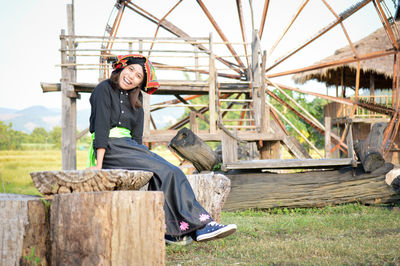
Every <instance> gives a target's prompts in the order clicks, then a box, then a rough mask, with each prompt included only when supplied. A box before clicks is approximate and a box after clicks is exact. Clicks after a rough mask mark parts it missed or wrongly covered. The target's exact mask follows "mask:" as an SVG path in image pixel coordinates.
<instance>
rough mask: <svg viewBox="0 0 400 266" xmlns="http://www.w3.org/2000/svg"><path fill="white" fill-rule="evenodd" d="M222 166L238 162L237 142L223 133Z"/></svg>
mask: <svg viewBox="0 0 400 266" xmlns="http://www.w3.org/2000/svg"><path fill="white" fill-rule="evenodd" d="M221 144H222V164H223V166H225V165H226V164H228V163H232V162H236V161H237V160H238V155H237V147H238V145H237V140H236V139H234V138H232V137H231V136H229V135H228V134H226V133H225V131H222V139H221Z"/></svg>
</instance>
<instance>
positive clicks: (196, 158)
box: [169, 128, 219, 172]
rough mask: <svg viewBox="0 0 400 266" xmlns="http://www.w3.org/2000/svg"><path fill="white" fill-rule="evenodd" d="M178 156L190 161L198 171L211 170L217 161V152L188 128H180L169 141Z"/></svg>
mask: <svg viewBox="0 0 400 266" xmlns="http://www.w3.org/2000/svg"><path fill="white" fill-rule="evenodd" d="M169 147H170V148H172V149H173V150H174V151H175V152H176V153H177V154H178V155H179V156H181V157H182V158H184V159H186V160H188V161H190V162H191V163H192V164H193V166H194V167H195V168H196V170H197V171H198V172H201V171H211V170H212V168H213V166H214V165H216V164H218V163H219V159H218V156H217V154H216V153H215V152H214V151H213V150H212V149H211V148H210V146H208V145H207V144H206V143H205V142H204V141H203V140H201V139H200V138H199V137H198V136H196V135H195V134H194V133H193V132H192V131H191V130H190V129H187V128H182V129H181V130H179V131H178V133H177V134H176V136H175V137H174V138H173V139H172V140H171V142H170V143H169Z"/></svg>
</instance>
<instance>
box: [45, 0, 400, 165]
mask: <svg viewBox="0 0 400 266" xmlns="http://www.w3.org/2000/svg"><path fill="white" fill-rule="evenodd" d="M321 1H322V4H323V6H324V7H326V8H327V9H328V10H329V12H330V13H331V14H333V15H334V17H335V19H334V21H332V22H331V23H329V24H328V25H326V26H324V27H322V28H321V29H320V30H319V31H318V32H317V33H315V34H314V35H313V36H311V38H309V39H307V40H306V41H305V42H303V43H301V44H300V45H299V46H298V47H295V48H294V49H292V50H290V51H289V52H288V53H286V54H285V55H283V56H280V57H279V58H277V59H276V60H275V61H273V62H272V61H271V60H270V59H269V57H270V56H271V54H272V52H275V53H276V51H278V49H276V48H277V47H278V45H279V43H280V42H281V40H282V39H283V38H284V37H285V35H286V34H287V32H288V31H289V30H291V28H292V27H293V25H294V24H295V22H296V19H297V17H299V16H300V15H301V14H302V13H303V12H304V9H305V6H306V5H307V4H309V3H308V2H309V1H302V3H301V4H300V5H299V7H298V8H297V10H296V12H295V14H294V15H293V17H292V19H291V20H290V21H289V24H288V26H287V27H286V28H285V29H284V31H283V33H282V34H281V35H280V36H279V37H278V39H277V40H276V41H275V42H274V44H273V46H272V48H271V49H270V51H264V50H263V47H262V38H263V36H265V34H264V32H265V24H266V23H267V22H268V17H269V16H268V12H271V11H270V8H269V6H270V5H269V4H270V1H269V0H265V1H264V5H263V6H264V7H263V9H262V15H261V21H260V24H259V30H257V29H255V28H254V25H257V23H255V22H254V16H253V13H254V11H253V6H252V4H251V1H250V11H251V14H252V29H253V30H252V41H251V43H248V42H247V37H246V31H245V30H246V28H245V23H244V21H245V20H244V9H243V3H242V1H241V0H237V1H236V8H237V11H238V12H237V14H238V19H239V24H240V30H241V35H242V36H241V39H242V42H231V41H230V40H229V38H228V36H227V35H226V34H225V33H224V31H223V29H222V27H221V26H220V24H218V22H217V20H216V18H215V17H214V16H213V13H214V12H213V10H210V9H209V8H208V7H207V5H206V4H205V3H204V2H203V1H201V0H197V1H196V2H197V4H198V7H199V8H200V10H201V11H202V14H203V15H204V16H205V17H206V18H207V19H208V20H209V22H210V23H211V25H212V28H213V29H214V31H215V32H216V33H217V36H218V37H219V38H220V41H219V40H215V39H214V38H215V37H214V36H213V34H212V33H210V35H209V36H207V37H193V36H190V35H189V34H188V33H186V32H185V31H183V30H182V29H180V28H179V27H177V26H176V25H174V24H173V23H172V22H170V21H168V20H167V17H168V16H169V15H170V14H171V13H172V12H173V11H174V10H175V8H176V7H177V6H178V5H180V3H181V2H182V1H178V2H177V3H176V4H175V5H174V6H173V7H172V8H171V9H169V10H168V11H167V12H166V13H165V15H164V16H163V17H162V18H158V17H157V16H155V15H154V14H152V13H150V11H148V10H145V9H143V8H141V7H140V6H138V5H137V4H136V3H134V2H133V1H131V0H125V1H117V3H116V5H115V7H114V12H113V14H114V15H113V16H110V20H109V21H108V23H107V26H106V30H105V34H104V36H84V35H75V33H74V15H73V3H72V4H69V6H68V9H67V10H68V22H69V23H68V34H65V31H62V32H61V35H60V40H61V50H60V51H61V58H62V60H61V65H59V66H60V67H61V69H62V77H61V83H56V84H49V83H42V89H43V92H52V91H60V90H61V91H62V103H63V105H62V109H63V122H62V124H63V128H62V131H63V135H62V154H63V169H75V168H76V155H75V148H76V138H77V136H76V99H79V97H80V93H90V92H91V91H92V90H93V88H94V87H95V86H96V83H88V82H78V81H77V78H76V76H77V71H98V73H99V74H98V80H97V81H100V80H103V79H105V78H107V77H108V76H109V74H110V73H111V68H110V61H112V60H113V58H114V57H115V56H116V55H118V54H124V53H125V54H126V53H141V54H145V55H147V56H149V58H150V60H151V61H152V62H153V65H154V67H155V68H156V69H157V73H158V76H162V77H164V76H170V75H169V74H170V73H173V72H174V73H176V72H179V73H185V74H186V75H187V76H190V75H192V76H194V77H195V78H194V79H190V78H189V79H187V80H182V79H168V80H167V79H163V78H160V80H159V81H160V84H161V87H160V89H159V90H157V91H156V93H155V95H157V94H159V95H174V96H175V98H176V99H175V100H171V101H164V102H162V103H158V104H151V103H150V99H149V97H148V95H144V98H143V108H144V110H145V114H146V116H145V125H144V136H143V140H144V142H145V143H148V144H149V143H153V142H168V141H170V140H171V139H172V138H173V137H174V136H175V135H176V133H177V131H178V130H179V129H180V128H182V127H183V126H185V125H187V124H190V126H191V128H192V129H193V130H194V131H195V132H196V134H197V135H198V136H199V137H200V138H201V139H202V140H204V141H221V143H222V149H223V154H224V156H225V157H226V158H225V161H224V165H225V166H228V164H229V165H231V166H232V167H233V168H235V167H237V166H235V165H234V164H235V163H236V162H237V160H238V159H237V156H236V154H235V153H236V149H235V147H236V145H239V144H241V143H242V144H243V143H248V142H252V143H253V144H257V147H258V149H259V151H260V159H280V152H279V151H280V148H279V147H280V145H281V144H284V145H285V146H286V147H287V148H288V149H289V151H290V152H291V153H292V154H295V155H296V154H297V155H296V156H295V157H296V158H300V157H301V158H308V156H309V155H304V153H303V152H301V151H299V150H296V148H295V147H296V146H297V147H299V145H300V144H299V143H295V142H296V140H295V138H290V136H288V131H287V128H286V127H291V128H293V130H294V131H295V132H298V133H299V134H300V135H302V132H301V130H299V129H297V128H295V125H294V124H292V123H290V121H289V120H288V119H286V118H285V117H284V116H285V114H283V113H281V112H280V111H279V110H277V109H276V108H275V107H274V105H273V104H272V101H273V102H277V103H278V104H281V105H282V106H284V107H285V108H287V109H288V110H290V112H293V113H294V114H295V115H296V116H297V117H299V119H301V120H302V121H304V122H305V123H307V124H309V125H310V126H311V127H312V128H314V129H315V130H316V131H317V132H319V133H320V134H322V135H326V132H327V131H328V132H327V135H328V136H327V137H326V138H325V139H326V142H332V144H333V145H335V146H334V147H333V148H332V150H331V152H332V151H334V150H336V149H340V150H342V151H343V152H345V153H346V154H348V155H347V158H345V160H344V161H343V162H340V163H338V164H337V165H341V164H342V163H344V164H352V163H354V162H353V161H354V152H353V151H352V140H350V142H349V138H351V136H348V135H351V130H350V128H351V124H349V126H348V128H347V132H349V131H350V134H347V133H346V132H343V134H342V135H340V134H338V133H335V132H333V131H332V130H330V126H331V125H322V124H321V123H320V122H319V121H318V120H317V119H316V118H315V117H313V116H312V115H311V114H309V112H307V111H306V109H305V108H303V107H301V105H300V104H298V103H297V102H296V101H295V100H294V99H292V98H291V97H289V96H288V94H287V93H286V92H285V91H288V90H289V91H296V92H299V93H305V94H310V95H314V96H317V97H320V98H323V99H327V100H329V101H332V102H337V103H343V104H345V105H348V106H351V107H352V111H351V113H350V114H349V117H350V118H354V115H355V114H357V112H359V110H360V108H364V109H368V108H370V109H374V110H376V111H377V112H378V113H382V112H383V113H385V114H387V115H390V117H391V120H390V122H389V124H388V127H387V129H386V132H385V138H384V147H386V146H388V145H386V146H385V144H386V143H391V144H392V143H393V140H394V139H395V138H396V135H397V131H398V127H399V124H400V123H399V121H398V117H399V96H398V94H399V88H398V87H399V82H398V79H399V75H398V72H399V69H400V67H398V61H399V60H398V59H397V58H398V49H399V47H398V44H397V39H396V30H395V25H394V24H393V23H390V20H391V17H390V14H388V12H387V11H386V9H385V3H384V2H381V1H377V0H360V1H358V2H357V3H356V4H355V5H353V6H351V7H349V8H348V9H347V10H345V11H343V12H341V13H340V14H339V13H337V12H336V11H335V10H334V8H333V7H331V6H330V5H329V3H328V1H326V0H321ZM368 5H370V6H373V7H374V8H375V10H376V11H377V14H378V15H379V19H380V20H381V22H382V24H383V26H384V28H385V31H386V34H387V36H388V38H389V39H390V42H391V45H392V48H390V49H384V50H377V51H370V52H367V53H362V52H360V51H359V50H358V49H357V46H356V45H355V44H354V43H353V42H352V40H351V36H350V35H349V33H348V32H347V30H346V28H345V26H344V24H343V21H345V20H346V19H348V18H349V17H350V16H352V15H354V14H356V13H357V12H358V11H359V10H361V9H363V8H365V7H366V6H368ZM127 10H130V11H132V12H133V13H135V14H136V15H139V16H141V17H143V18H145V19H147V20H148V21H149V22H150V23H154V24H156V26H157V27H156V31H155V33H154V35H153V36H147V37H138V36H135V37H119V36H118V35H117V33H118V29H119V27H120V24H121V21H122V16H123V15H124V13H126V12H127ZM259 10H261V8H260V9H259ZM214 15H215V14H214ZM339 25H340V27H341V29H342V31H343V33H344V35H345V37H346V39H347V41H348V43H349V46H350V47H351V51H352V54H351V56H348V57H346V58H340V59H336V60H329V61H327V62H321V63H317V64H314V65H311V66H306V67H301V68H296V69H286V70H283V71H282V70H279V72H274V71H275V69H278V68H277V66H278V65H281V64H282V63H283V62H284V61H286V60H288V59H289V58H291V57H293V56H295V55H296V54H297V53H299V52H301V51H302V50H303V49H304V48H306V47H308V46H309V45H310V44H311V43H313V42H315V41H316V40H317V39H319V38H320V37H321V36H323V35H325V34H326V33H327V32H329V31H330V30H331V29H333V28H335V27H336V26H339ZM161 29H162V30H165V31H166V32H169V33H171V34H172V35H173V36H175V37H160V36H158V33H159V30H161ZM221 47H222V48H224V49H226V50H227V51H228V52H229V54H221V52H220V50H221V49H220V48H221ZM240 51H243V52H242V53H241V52H240ZM392 55H395V58H396V60H395V62H394V67H393V98H392V99H393V100H392V103H391V104H392V105H391V106H390V108H388V107H379V106H377V105H376V104H374V103H370V102H369V103H365V102H362V101H361V99H362V96H361V95H359V93H358V89H359V88H360V86H361V84H362V83H361V82H362V81H363V80H362V79H361V76H362V75H361V74H362V73H361V67H360V65H361V64H363V62H366V61H368V60H373V59H376V58H383V57H387V56H392ZM171 58H173V60H171ZM351 63H356V64H358V67H357V71H356V77H355V78H354V79H355V84H354V87H355V88H356V97H355V98H354V99H353V98H345V97H344V96H345V95H344V94H342V97H339V96H338V95H337V97H333V96H328V95H323V94H320V93H313V92H307V91H304V90H300V89H297V88H292V87H290V86H287V85H283V84H279V83H277V82H274V81H272V79H273V78H276V77H282V76H288V75H292V74H296V73H306V72H307V71H315V70H321V69H324V68H327V67H335V66H342V65H346V64H351ZM159 73H160V74H159ZM163 73H168V75H167V74H163ZM171 76H174V75H171ZM202 79H203V80H202ZM336 84H339V80H337V81H336ZM274 91H277V92H279V94H281V95H284V97H282V96H279V95H278V94H277V93H276V92H274ZM203 95H207V96H208V98H209V103H208V104H206V105H199V104H193V103H191V102H190V101H191V100H192V99H194V98H197V97H201V96H203ZM174 107H180V108H188V109H190V111H191V112H190V115H188V116H187V117H186V118H183V119H182V120H181V121H178V122H177V123H175V124H174V125H172V126H170V127H169V128H168V129H164V130H160V129H158V127H157V125H156V123H155V121H154V119H153V117H152V112H155V111H157V110H160V109H163V108H174ZM379 108H380V109H379ZM232 113H235V114H236V116H235V118H232V115H231V114H232ZM238 117H239V118H238ZM198 120H202V121H204V122H206V124H207V126H206V129H205V130H200V129H199V124H198ZM327 128H328V129H327ZM85 132H87V130H84V131H83V132H81V134H78V136H82V135H83V134H84V133H85ZM302 138H304V139H307V137H306V136H304V135H303V137H302ZM305 141H308V140H305ZM329 145H330V143H327V144H326V147H330V146H329ZM300 146H301V145H300ZM310 146H311V147H312V146H313V145H312V143H311V144H310ZM389 146H390V145H389ZM232 147H233V149H232ZM384 147H382V148H384ZM229 149H231V152H228V150H229ZM389 149H390V148H389ZM317 152H318V151H317ZM232 153H233V154H232ZM320 154H321V153H320ZM326 154H327V155H326V157H329V156H330V155H329V153H326ZM303 156H305V157H303ZM321 157H324V156H323V155H322V154H321ZM283 163H284V162H283ZM249 168H251V166H249ZM266 168H268V167H267V166H266Z"/></svg>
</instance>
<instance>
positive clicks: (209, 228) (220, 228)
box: [196, 221, 237, 242]
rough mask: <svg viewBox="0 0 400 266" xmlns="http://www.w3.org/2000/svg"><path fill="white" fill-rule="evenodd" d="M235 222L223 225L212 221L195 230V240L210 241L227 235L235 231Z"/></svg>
mask: <svg viewBox="0 0 400 266" xmlns="http://www.w3.org/2000/svg"><path fill="white" fill-rule="evenodd" d="M236 229H237V227H236V224H228V225H223V224H219V223H216V222H214V221H212V222H209V223H208V224H206V226H205V227H204V228H202V229H200V230H197V231H196V241H198V242H200V241H210V240H215V239H218V238H224V237H227V236H229V235H231V234H233V233H235V232H236Z"/></svg>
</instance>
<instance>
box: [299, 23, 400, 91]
mask: <svg viewBox="0 0 400 266" xmlns="http://www.w3.org/2000/svg"><path fill="white" fill-rule="evenodd" d="M396 25H397V27H399V25H400V24H399V23H396ZM354 47H355V48H356V50H357V53H358V54H359V55H363V54H368V53H371V52H376V51H381V50H385V49H391V48H392V47H393V46H392V44H391V42H390V40H389V37H388V36H387V34H386V31H385V29H384V28H383V27H382V28H380V29H378V30H377V31H375V32H374V33H372V34H370V35H368V36H367V37H365V38H363V39H361V40H359V41H358V42H355V43H354ZM352 56H354V53H353V50H352V49H351V47H350V45H348V46H346V47H343V48H340V49H338V50H336V51H335V53H334V54H333V55H331V56H329V57H326V58H324V59H323V60H321V61H319V62H318V63H317V64H320V63H326V62H331V61H334V60H340V59H344V58H348V57H352ZM393 60H394V57H393V55H389V56H382V57H378V58H374V59H370V60H364V61H361V63H360V88H370V84H371V82H372V83H374V84H375V89H391V88H392V77H393ZM356 73H357V62H354V63H349V64H345V65H337V66H332V67H326V68H322V69H316V70H311V71H307V72H303V73H299V74H296V75H294V76H293V79H294V81H295V82H296V83H300V84H304V83H305V82H306V81H308V80H312V79H314V80H317V81H319V82H323V83H325V84H326V85H327V86H340V85H343V86H345V87H352V88H354V87H355V84H356Z"/></svg>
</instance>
